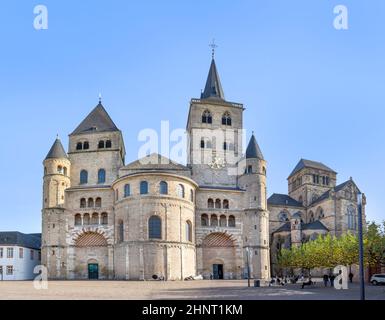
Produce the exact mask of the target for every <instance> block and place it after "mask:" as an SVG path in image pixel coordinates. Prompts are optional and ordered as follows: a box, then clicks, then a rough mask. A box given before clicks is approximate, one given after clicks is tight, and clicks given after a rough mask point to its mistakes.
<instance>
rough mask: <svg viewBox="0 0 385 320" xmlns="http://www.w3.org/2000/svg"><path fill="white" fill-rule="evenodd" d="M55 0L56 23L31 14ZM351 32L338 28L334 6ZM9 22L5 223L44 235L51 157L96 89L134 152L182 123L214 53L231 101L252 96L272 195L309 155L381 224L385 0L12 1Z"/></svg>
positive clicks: (4, 50)
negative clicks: (360, 197) (37, 22)
mask: <svg viewBox="0 0 385 320" xmlns="http://www.w3.org/2000/svg"><path fill="white" fill-rule="evenodd" d="M37 4H44V5H46V6H47V8H48V13H49V25H48V30H42V31H37V30H35V29H34V28H33V19H34V15H33V8H34V6H35V5H37ZM339 4H344V5H346V6H347V8H348V10H349V29H348V30H340V31H337V30H336V29H334V28H333V20H334V17H335V15H334V13H333V8H334V7H335V6H336V5H339ZM1 11H2V15H1V17H0V40H1V50H0V92H1V94H0V108H1V119H2V125H1V126H0V134H1V137H2V146H1V153H2V154H1V157H0V166H1V168H2V184H1V193H0V201H1V209H0V221H1V222H0V229H1V230H20V231H23V232H39V231H40V226H41V212H40V211H41V203H42V195H41V192H42V173H43V166H42V161H43V159H44V157H45V155H46V154H47V152H48V150H49V148H50V147H51V145H52V143H53V141H54V139H55V136H56V134H57V133H58V134H59V135H60V137H61V138H62V141H63V143H64V145H65V146H67V142H68V137H67V135H68V134H69V133H70V132H72V131H73V129H74V128H75V127H76V126H77V125H78V124H79V122H80V121H81V120H82V119H83V118H84V117H85V116H86V115H87V114H88V113H89V112H90V111H91V109H92V108H93V107H95V105H96V104H97V101H98V93H99V92H102V94H103V103H104V105H105V107H106V109H107V110H108V112H109V113H110V115H111V117H112V118H113V119H114V121H115V123H116V124H117V125H118V127H119V128H120V129H121V130H122V131H123V132H124V137H125V143H126V147H127V151H128V152H127V161H131V160H135V158H136V156H137V151H138V148H139V147H140V145H141V143H140V142H138V140H137V135H138V133H139V131H140V130H142V129H144V128H155V129H159V128H160V122H161V120H169V121H170V122H171V128H174V129H175V128H184V127H185V125H186V117H187V112H188V105H189V100H190V98H194V97H199V94H200V90H201V89H202V88H203V87H204V84H205V80H206V76H207V72H208V68H209V65H210V54H211V53H210V48H209V47H208V44H209V43H210V42H211V40H212V39H213V38H215V39H216V42H217V44H218V45H219V48H218V50H217V54H216V61H217V66H218V69H219V72H220V75H221V80H222V84H223V87H224V91H225V95H226V98H227V99H228V100H231V101H236V102H241V103H244V104H245V107H246V108H247V110H246V111H245V114H244V115H245V118H244V120H245V121H244V122H245V128H246V129H248V130H249V132H251V130H254V131H255V133H256V136H257V140H258V142H259V144H260V147H261V149H262V151H263V153H264V156H265V158H266V159H267V161H268V164H269V171H268V172H269V176H268V193H269V194H271V193H273V192H277V193H286V192H287V181H286V178H287V176H288V175H289V173H290V172H291V170H292V169H293V167H294V166H295V165H296V163H297V162H298V160H299V159H300V158H307V159H312V160H317V161H321V162H323V163H325V164H326V165H328V166H330V167H331V168H333V169H334V170H336V171H337V172H338V179H339V182H343V181H345V180H347V179H349V177H350V176H352V177H353V178H354V180H355V181H356V183H357V184H358V186H359V187H360V189H361V190H362V191H364V192H365V193H366V195H367V199H368V205H367V216H368V218H369V219H370V220H374V219H375V220H377V221H381V220H383V219H384V218H385V213H384V211H383V205H382V200H383V197H384V195H385V187H384V181H385V161H384V159H385V148H384V141H385V129H384V118H385V111H384V107H383V105H384V101H385V90H384V88H385V58H384V57H385V41H384V34H385V33H384V29H385V23H384V21H385V2H384V1H383V0H368V1H353V0H338V1H331V0H330V1H327V0H313V1H308V0H303V1H300V0H292V1H287V0H281V1H278V0H269V1H256V0H254V1H247V0H244V1H230V0H211V1H207V0H198V1H197V0H194V1H192V0H189V1H187V0H186V1H180V0H174V1H172V0H164V1H159V0H157V1H155V0H154V1H143V0H140V1H123V0H122V1H118V0H115V1H111V0H110V1H90V0H88V1H70V0H66V1H64V0H63V1H57V0H56V1H53V0H52V1H48V0H42V1H39V2H37V1H28V0H25V1H9V0H8V1H3V3H2V6H1Z"/></svg>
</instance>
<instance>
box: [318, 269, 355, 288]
mask: <svg viewBox="0 0 385 320" xmlns="http://www.w3.org/2000/svg"><path fill="white" fill-rule="evenodd" d="M348 277H349V282H350V283H352V282H353V278H354V274H353V273H352V272H349V276H348ZM335 278H336V276H335V275H334V274H330V275H328V274H324V276H323V281H324V285H325V287H327V286H328V283H329V281H330V286H331V287H334V279H335Z"/></svg>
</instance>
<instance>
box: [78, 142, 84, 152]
mask: <svg viewBox="0 0 385 320" xmlns="http://www.w3.org/2000/svg"><path fill="white" fill-rule="evenodd" d="M76 150H83V144H82V143H81V142H78V143H77V144H76Z"/></svg>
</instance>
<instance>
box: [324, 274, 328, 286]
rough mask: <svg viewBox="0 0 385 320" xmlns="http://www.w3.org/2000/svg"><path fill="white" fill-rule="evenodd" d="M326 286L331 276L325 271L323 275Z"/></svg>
mask: <svg viewBox="0 0 385 320" xmlns="http://www.w3.org/2000/svg"><path fill="white" fill-rule="evenodd" d="M323 280H324V285H325V288H326V287H327V286H328V282H329V276H328V275H327V274H326V273H325V274H324V276H323Z"/></svg>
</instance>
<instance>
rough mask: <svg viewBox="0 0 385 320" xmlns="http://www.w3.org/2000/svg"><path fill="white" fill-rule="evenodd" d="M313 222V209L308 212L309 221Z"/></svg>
mask: <svg viewBox="0 0 385 320" xmlns="http://www.w3.org/2000/svg"><path fill="white" fill-rule="evenodd" d="M311 222H314V213H313V211H310V213H309V223H311Z"/></svg>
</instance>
